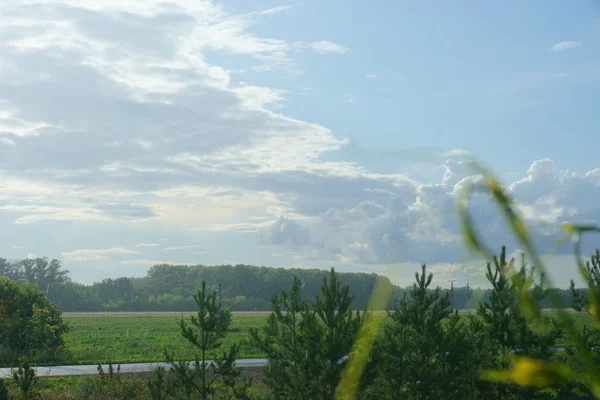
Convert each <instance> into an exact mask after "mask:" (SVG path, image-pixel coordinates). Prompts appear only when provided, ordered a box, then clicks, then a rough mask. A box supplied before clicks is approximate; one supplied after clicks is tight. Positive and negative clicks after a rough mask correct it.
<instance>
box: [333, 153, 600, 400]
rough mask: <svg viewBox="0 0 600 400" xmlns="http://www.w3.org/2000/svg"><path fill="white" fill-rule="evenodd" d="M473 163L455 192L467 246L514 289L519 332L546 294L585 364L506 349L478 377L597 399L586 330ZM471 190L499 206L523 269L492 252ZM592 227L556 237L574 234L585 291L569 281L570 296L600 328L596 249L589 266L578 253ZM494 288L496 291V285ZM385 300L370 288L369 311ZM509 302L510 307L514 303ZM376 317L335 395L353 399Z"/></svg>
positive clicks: (598, 385)
mask: <svg viewBox="0 0 600 400" xmlns="http://www.w3.org/2000/svg"><path fill="white" fill-rule="evenodd" d="M472 166H473V167H474V169H475V171H476V173H477V174H478V175H479V178H478V179H474V180H473V181H472V182H471V183H470V184H468V185H465V186H464V187H463V192H462V195H461V196H459V198H458V204H457V212H458V216H459V219H460V222H461V226H462V229H463V236H464V240H465V242H466V244H467V246H468V247H469V249H470V250H472V251H474V252H475V253H476V254H477V255H480V256H483V257H484V259H486V260H494V264H495V267H496V268H495V270H492V269H490V264H489V263H488V274H489V277H488V279H489V280H490V282H492V284H494V283H497V284H498V282H500V283H502V285H503V286H504V287H506V288H508V290H512V291H513V296H514V298H515V299H516V304H515V309H514V310H512V312H511V313H510V314H512V315H514V316H515V317H514V318H517V319H518V320H519V321H517V322H519V324H520V325H521V326H522V327H523V329H525V330H524V331H523V332H526V331H529V328H528V326H533V325H535V324H540V323H543V320H544V317H543V316H542V315H541V309H540V306H539V299H540V297H541V296H542V295H543V296H545V297H547V299H548V300H549V301H550V304H551V306H552V307H553V308H554V309H555V311H556V312H555V315H556V317H557V321H558V324H559V325H560V326H561V327H562V329H563V330H564V332H565V338H567V339H569V340H570V343H572V344H573V346H574V348H575V350H574V351H575V353H576V355H577V357H578V359H579V360H580V361H581V367H583V368H582V369H579V368H578V369H577V370H575V369H574V368H573V366H571V365H566V364H561V363H554V362H547V361H543V360H539V359H536V358H535V354H531V353H530V352H529V351H521V352H517V354H514V355H508V354H506V353H505V354H504V357H505V358H508V359H509V362H508V368H507V369H504V370H485V371H480V373H479V378H480V379H481V380H482V381H487V382H495V383H504V384H507V383H508V384H513V385H517V386H520V387H522V388H524V389H525V390H528V389H531V390H534V389H543V388H547V387H551V386H559V385H564V384H565V383H577V384H580V385H583V386H585V387H587V388H588V389H589V391H590V392H591V393H592V395H593V396H594V397H595V398H597V399H600V369H599V368H598V363H597V362H596V360H597V357H596V356H595V354H593V351H594V349H592V348H590V346H589V343H587V340H586V337H585V336H586V332H587V331H586V329H584V332H583V333H582V332H579V331H577V330H576V328H575V327H576V324H575V321H574V319H573V318H572V317H571V316H570V315H569V314H568V313H567V311H565V309H564V308H563V307H564V306H565V305H564V304H562V301H561V299H560V297H559V296H558V295H557V293H556V292H555V291H553V290H549V289H550V288H552V287H553V285H552V280H551V277H550V276H548V274H547V269H546V264H545V263H544V261H543V260H542V258H541V257H540V255H539V253H538V252H537V250H536V249H535V246H534V243H533V239H532V237H531V235H530V234H529V232H528V230H527V227H526V225H525V221H524V220H523V218H522V217H521V216H519V214H518V212H517V210H516V208H515V204H514V202H513V200H512V199H511V198H510V197H509V195H508V194H507V193H506V191H505V190H504V189H503V187H502V186H501V185H500V183H499V182H498V180H497V179H496V178H495V177H494V176H493V174H492V173H491V172H490V171H489V170H487V169H486V168H484V167H482V166H481V165H480V164H477V163H472ZM475 193H482V194H484V195H488V196H489V197H491V199H492V201H493V202H494V203H495V204H496V205H497V206H498V207H499V209H500V212H501V215H502V216H503V218H504V219H505V221H506V223H507V225H508V227H509V228H510V231H511V232H512V233H513V234H514V235H515V236H516V238H517V239H518V243H519V244H520V245H521V246H522V247H523V251H524V257H525V255H526V256H527V258H528V259H529V260H530V261H531V263H530V265H527V264H526V263H525V262H524V258H523V260H522V268H521V269H516V268H513V267H512V261H514V260H511V262H510V263H508V264H507V263H506V261H505V260H504V258H505V254H504V250H505V249H504V248H503V252H502V255H501V261H500V262H498V259H497V258H496V256H495V255H494V254H493V253H492V252H491V251H490V250H489V248H488V247H487V246H486V245H485V243H484V242H483V239H482V237H481V236H480V234H479V232H478V231H477V230H476V228H475V225H474V223H473V219H472V217H471V214H470V212H469V205H470V201H471V198H472V196H473V195H474V194H475ZM593 232H595V233H600V227H597V226H592V225H575V224H565V225H564V226H563V227H562V233H563V234H562V235H561V237H560V238H559V240H558V241H557V243H556V247H557V248H558V247H559V246H561V245H563V244H564V243H565V242H566V241H567V240H568V239H572V241H573V252H574V257H575V260H576V263H577V266H578V270H579V273H580V274H581V276H582V277H583V279H584V280H585V283H586V286H587V291H585V293H582V292H581V291H579V290H576V289H575V286H574V283H573V281H572V282H571V291H572V292H573V299H574V300H573V305H572V306H573V308H574V309H575V310H577V311H581V310H585V311H587V312H588V313H589V314H590V315H591V316H592V317H593V319H594V324H596V325H598V326H599V327H600V252H598V253H597V254H596V255H595V256H592V264H591V265H590V263H589V262H588V263H584V262H583V260H582V257H581V245H580V243H581V237H582V235H584V234H586V233H593ZM536 279H539V281H540V282H541V283H540V284H537V283H536ZM496 289H497V290H498V288H496ZM542 290H543V293H542V292H541V291H542ZM513 296H511V297H513ZM389 299H390V292H389V290H387V288H386V287H385V285H382V286H381V287H378V290H375V292H374V293H373V298H372V299H371V303H370V304H369V307H368V309H369V310H367V311H370V310H375V309H380V308H381V307H382V305H385V304H387V303H388V301H389ZM481 307H483V308H482V309H481V310H480V311H481V312H480V314H482V315H483V316H484V317H485V314H486V313H487V312H488V311H489V310H487V311H486V309H485V306H481ZM507 307H509V306H507ZM510 307H511V308H512V306H510ZM488 308H489V307H488ZM489 312H491V311H489ZM379 322H380V321H378V320H375V319H370V318H365V319H364V320H363V325H362V328H361V329H360V331H359V334H358V338H357V340H356V341H355V343H354V347H353V349H352V352H351V355H352V356H351V357H350V360H349V363H348V364H347V365H346V368H345V370H344V373H343V374H342V379H341V382H340V384H339V386H338V390H337V396H336V398H338V399H355V398H357V388H358V386H359V382H360V381H361V378H364V377H363V372H364V370H365V366H366V365H367V363H368V361H369V358H370V357H371V353H372V351H373V347H374V337H375V335H376V334H377V330H378V328H379ZM507 344H514V343H507ZM505 350H506V349H505Z"/></svg>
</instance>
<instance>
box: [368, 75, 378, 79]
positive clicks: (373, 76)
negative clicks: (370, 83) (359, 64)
mask: <svg viewBox="0 0 600 400" xmlns="http://www.w3.org/2000/svg"><path fill="white" fill-rule="evenodd" d="M367 78H369V79H375V78H377V74H367Z"/></svg>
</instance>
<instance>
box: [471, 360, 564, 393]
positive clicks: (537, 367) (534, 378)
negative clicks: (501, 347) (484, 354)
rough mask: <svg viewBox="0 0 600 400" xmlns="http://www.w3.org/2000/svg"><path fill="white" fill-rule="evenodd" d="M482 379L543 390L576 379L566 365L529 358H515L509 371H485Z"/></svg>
mask: <svg viewBox="0 0 600 400" xmlns="http://www.w3.org/2000/svg"><path fill="white" fill-rule="evenodd" d="M481 377H482V379H483V380H487V381H491V382H509V383H514V384H516V385H519V386H523V387H530V388H536V389H541V388H544V387H548V386H553V385H559V384H562V383H565V382H567V381H569V380H571V379H574V378H575V373H574V372H573V371H572V370H571V369H570V368H569V367H568V366H566V365H561V364H553V365H551V364H547V363H545V362H543V361H539V360H534V359H532V358H529V357H514V358H513V365H512V368H511V369H510V370H508V371H485V372H484V373H482V376H481Z"/></svg>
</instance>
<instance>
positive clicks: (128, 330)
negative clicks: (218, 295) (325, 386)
mask: <svg viewBox="0 0 600 400" xmlns="http://www.w3.org/2000/svg"><path fill="white" fill-rule="evenodd" d="M187 318H188V317H186V319H187ZM64 319H65V321H66V322H67V324H68V326H69V333H67V334H66V335H65V346H66V347H67V348H68V349H69V351H70V353H71V354H70V357H69V360H67V362H68V363H76V364H96V363H108V362H113V363H128V362H152V361H165V360H164V358H165V357H164V350H165V349H167V350H168V351H169V352H170V353H172V354H173V357H174V358H175V359H178V360H192V359H193V358H194V355H195V353H196V351H195V349H194V346H193V345H191V344H190V343H189V342H187V341H186V340H185V339H184V338H182V337H181V334H180V328H179V325H178V324H179V323H180V321H181V316H173V315H171V316H76V317H71V316H66V317H64ZM265 321H266V316H262V315H257V316H246V315H233V316H232V322H231V326H230V328H229V333H228V335H227V336H226V337H225V338H224V339H223V341H222V348H223V349H229V348H230V347H231V346H232V345H233V344H234V343H238V342H240V341H241V340H242V339H244V338H245V337H247V335H248V333H249V331H250V328H253V327H259V326H261V325H262V324H264V322H265ZM207 354H208V357H209V358H212V357H214V356H215V355H216V353H215V352H214V351H212V350H210V351H208V352H207ZM257 356H260V353H257V352H256V350H254V349H253V348H252V347H249V346H242V347H241V348H240V351H239V354H238V357H241V358H253V357H257ZM57 361H59V360H44V363H45V364H51V363H53V362H57ZM63 362H64V361H63ZM59 363H60V362H59Z"/></svg>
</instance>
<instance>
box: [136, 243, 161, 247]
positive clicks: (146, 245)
mask: <svg viewBox="0 0 600 400" xmlns="http://www.w3.org/2000/svg"><path fill="white" fill-rule="evenodd" d="M134 247H160V244H159V243H138V244H137V245H135V246H134Z"/></svg>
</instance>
